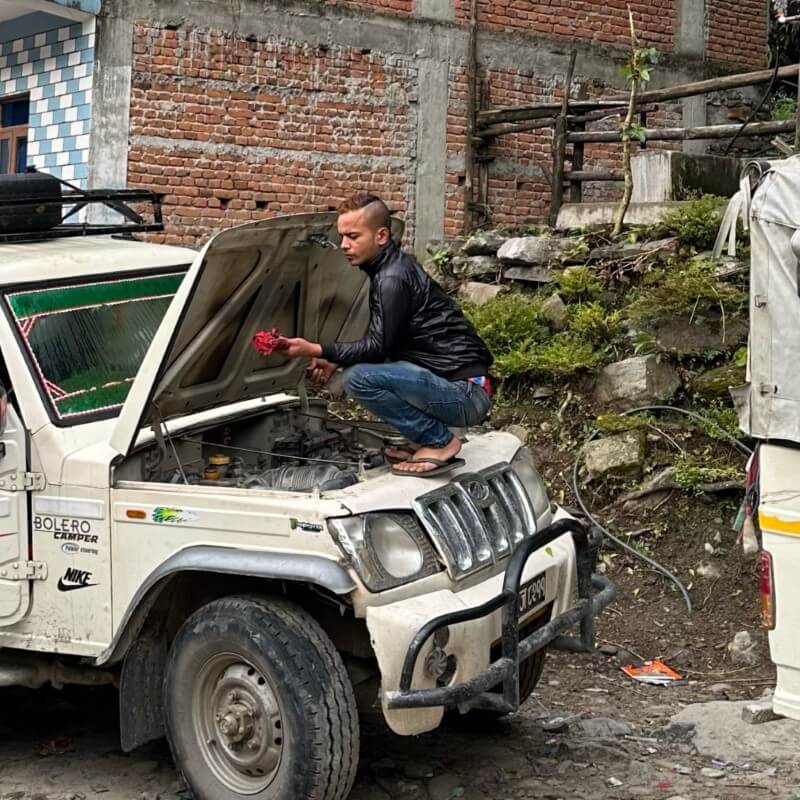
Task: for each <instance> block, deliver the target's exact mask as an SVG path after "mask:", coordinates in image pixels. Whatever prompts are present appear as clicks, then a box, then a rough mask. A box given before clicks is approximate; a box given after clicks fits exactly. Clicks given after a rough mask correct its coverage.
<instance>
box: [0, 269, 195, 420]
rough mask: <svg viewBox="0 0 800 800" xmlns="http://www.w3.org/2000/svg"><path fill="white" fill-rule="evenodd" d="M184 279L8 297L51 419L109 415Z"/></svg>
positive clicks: (67, 287)
mask: <svg viewBox="0 0 800 800" xmlns="http://www.w3.org/2000/svg"><path fill="white" fill-rule="evenodd" d="M185 274H186V273H185V272H183V271H181V272H170V273H168V274H159V275H153V274H150V275H146V276H142V277H137V278H125V279H123V280H120V279H117V280H108V281H95V282H93V283H83V284H75V283H71V284H66V283H65V284H63V285H61V286H53V285H52V284H51V285H49V286H47V287H46V288H39V289H32V290H25V291H18V292H12V293H9V294H7V295H6V296H5V300H6V304H7V306H8V308H9V309H10V311H11V315H12V318H13V320H14V322H15V323H16V326H17V329H18V331H19V333H20V336H21V337H22V340H23V342H24V343H25V347H26V350H27V354H28V357H29V360H30V361H31V363H32V365H33V368H34V373H35V375H36V377H37V378H38V380H39V383H40V388H41V390H42V393H43V394H44V396H45V397H46V398H47V399H48V401H49V403H50V406H51V410H52V412H53V416H54V418H55V420H56V421H60V422H62V423H70V422H84V421H86V420H87V417H92V416H98V417H99V416H103V417H107V416H114V415H115V414H116V413H117V412H118V411H119V408H120V407H121V406H122V404H123V403H124V402H125V398H126V397H127V396H128V392H129V391H130V387H131V384H132V383H133V379H134V378H135V377H136V373H137V372H138V370H139V366H140V365H141V363H142V360H143V359H144V355H145V353H146V352H147V348H148V347H149V346H150V342H151V341H152V340H153V336H154V335H155V332H156V330H157V328H158V326H159V324H160V323H161V320H162V319H163V317H164V314H165V313H166V310H167V308H168V306H169V304H170V302H171V300H172V298H173V297H174V295H175V292H176V291H177V290H178V287H179V286H180V284H181V281H182V280H183V277H184V275H185Z"/></svg>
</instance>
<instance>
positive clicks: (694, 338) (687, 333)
mask: <svg viewBox="0 0 800 800" xmlns="http://www.w3.org/2000/svg"><path fill="white" fill-rule="evenodd" d="M749 330H750V326H749V324H748V322H747V320H746V319H742V318H740V317H731V316H728V317H727V318H726V319H725V324H724V325H723V322H722V319H721V318H720V319H710V318H709V319H703V318H701V317H694V318H692V317H691V316H690V315H688V314H682V315H674V316H671V317H669V318H668V319H663V320H658V321H657V322H655V323H653V325H652V326H651V332H652V333H653V335H654V336H655V338H656V343H657V344H658V346H659V347H660V348H661V349H662V350H664V351H666V352H668V353H675V354H677V355H681V356H700V355H703V354H704V353H729V352H733V351H734V350H735V349H736V348H737V347H739V345H741V344H743V343H744V342H745V341H746V340H747V334H748V332H749Z"/></svg>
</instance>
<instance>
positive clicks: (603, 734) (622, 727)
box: [580, 717, 633, 739]
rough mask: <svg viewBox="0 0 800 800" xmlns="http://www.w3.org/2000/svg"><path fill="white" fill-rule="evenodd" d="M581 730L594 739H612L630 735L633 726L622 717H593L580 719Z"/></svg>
mask: <svg viewBox="0 0 800 800" xmlns="http://www.w3.org/2000/svg"><path fill="white" fill-rule="evenodd" d="M580 729H581V732H582V733H583V734H584V735H585V736H590V737H591V738H593V739H612V738H614V737H615V736H629V735H630V734H631V733H633V728H632V727H631V726H630V725H628V723H627V722H624V721H623V720H620V719H609V718H607V717H592V718H589V719H582V720H581V721H580Z"/></svg>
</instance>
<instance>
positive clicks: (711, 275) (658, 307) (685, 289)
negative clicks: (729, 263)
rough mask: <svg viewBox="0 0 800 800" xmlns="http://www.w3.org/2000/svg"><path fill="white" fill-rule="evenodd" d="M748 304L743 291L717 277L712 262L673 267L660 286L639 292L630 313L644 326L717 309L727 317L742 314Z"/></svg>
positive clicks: (633, 297) (698, 262)
mask: <svg viewBox="0 0 800 800" xmlns="http://www.w3.org/2000/svg"><path fill="white" fill-rule="evenodd" d="M746 301H747V295H746V294H745V293H744V292H743V291H742V290H741V289H739V288H737V287H736V286H732V285H731V284H729V283H725V282H724V281H720V280H719V279H718V278H717V277H716V274H715V265H714V263H713V262H712V261H690V262H688V263H685V264H681V263H675V264H673V265H672V266H671V268H670V269H668V270H667V271H666V272H665V273H664V274H663V280H662V281H661V282H660V283H659V284H657V285H653V286H645V287H644V288H642V289H640V290H639V291H638V292H635V293H634V294H633V296H632V301H631V303H630V305H629V306H628V309H627V312H628V315H629V316H630V318H631V319H633V320H636V321H640V322H641V321H645V320H652V319H664V318H666V317H669V316H671V315H674V314H698V313H700V314H703V313H705V312H708V311H710V310H712V309H715V308H716V309H719V310H720V311H721V313H722V314H723V315H724V314H730V313H733V312H735V311H738V310H739V309H741V308H742V307H743V306H744V304H745V303H746Z"/></svg>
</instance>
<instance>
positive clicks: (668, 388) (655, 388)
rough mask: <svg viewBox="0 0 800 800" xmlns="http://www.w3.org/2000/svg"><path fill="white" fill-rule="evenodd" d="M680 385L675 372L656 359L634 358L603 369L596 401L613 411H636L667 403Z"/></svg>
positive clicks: (597, 388)
mask: <svg viewBox="0 0 800 800" xmlns="http://www.w3.org/2000/svg"><path fill="white" fill-rule="evenodd" d="M680 385H681V382H680V379H679V378H678V374H677V372H676V371H675V370H674V369H673V368H672V367H671V366H670V365H669V364H666V363H664V362H660V361H659V360H658V359H657V358H656V357H655V356H653V355H649V356H634V357H633V358H627V359H625V360H624V361H617V362H616V363H614V364H609V365H608V366H607V367H605V368H604V369H603V370H602V371H601V373H600V377H599V378H598V381H597V386H596V387H595V400H596V401H597V402H598V403H600V404H602V405H611V406H614V407H616V408H623V409H624V408H628V409H630V408H635V407H636V406H640V405H646V404H648V403H655V402H657V403H660V402H664V401H666V400H670V399H671V398H672V396H673V395H674V394H675V392H677V391H678V388H679V387H680Z"/></svg>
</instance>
